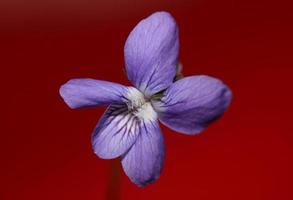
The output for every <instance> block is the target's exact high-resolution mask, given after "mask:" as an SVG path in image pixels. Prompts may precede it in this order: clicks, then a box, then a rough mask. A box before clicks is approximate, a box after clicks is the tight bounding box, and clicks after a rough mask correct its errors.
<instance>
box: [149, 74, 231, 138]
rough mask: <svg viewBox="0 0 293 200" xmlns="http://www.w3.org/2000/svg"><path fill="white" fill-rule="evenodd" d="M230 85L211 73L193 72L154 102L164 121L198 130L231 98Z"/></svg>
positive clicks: (173, 126)
mask: <svg viewBox="0 0 293 200" xmlns="http://www.w3.org/2000/svg"><path fill="white" fill-rule="evenodd" d="M231 97H232V93H231V91H230V89H229V88H228V87H227V86H226V85H225V84H224V83H223V82H221V81H220V80H218V79H216V78H212V77H210V76H203V75H202V76H190V77H186V78H183V79H180V80H178V81H176V82H175V83H174V84H173V85H172V86H170V87H169V88H168V89H167V90H166V91H165V93H164V97H163V98H162V99H161V101H154V102H152V103H153V106H154V108H155V110H156V111H157V112H158V114H159V119H160V121H161V122H162V123H163V124H165V125H166V126H168V127H169V128H171V129H173V130H175V131H178V132H181V133H186V134H197V133H199V132H201V131H202V130H203V129H204V128H206V127H207V126H208V125H209V124H210V123H211V122H213V121H214V120H216V119H217V118H219V117H220V116H221V115H222V114H223V113H224V111H225V110H226V109H227V107H228V105H229V103H230V101H231Z"/></svg>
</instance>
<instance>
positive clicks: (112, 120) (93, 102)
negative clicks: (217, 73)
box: [60, 12, 232, 186]
mask: <svg viewBox="0 0 293 200" xmlns="http://www.w3.org/2000/svg"><path fill="white" fill-rule="evenodd" d="M178 49H179V39H178V28H177V25H176V22H175V20H174V19H173V18H172V16H171V15H170V14H169V13H167V12H156V13H154V14H152V15H150V16H149V17H147V18H146V19H144V20H142V21H140V22H139V23H138V25H137V26H136V27H135V28H134V29H133V30H132V32H131V33H130V34H129V36H128V38H127V41H126V43H125V48H124V55H125V68H126V73H127V76H128V79H129V80H130V81H131V83H132V84H133V85H134V87H131V86H124V85H121V84H118V83H112V82H108V81H101V80H94V79H90V78H85V79H72V80H70V81H68V82H67V83H65V84H64V85H62V86H61V88H60V95H61V96H62V97H63V99H64V101H65V102H66V104H67V105H68V106H69V107H70V108H72V109H75V108H83V107H92V106H99V105H109V107H108V109H107V110H106V112H105V113H104V115H103V116H102V118H101V119H100V121H99V122H98V124H97V126H96V127H95V129H94V132H93V135H92V145H93V150H94V152H95V154H96V155H97V156H98V157H100V158H103V159H113V158H117V157H121V162H122V166H123V169H124V171H125V173H126V175H127V176H128V177H129V178H130V180H131V181H132V182H133V183H135V184H136V185H138V186H145V185H147V184H149V183H152V182H154V181H155V180H157V179H158V178H159V176H160V174H161V171H162V167H163V163H164V159H165V146H164V140H163V135H162V132H161V129H160V126H159V121H160V122H161V123H162V124H164V125H166V126H167V127H169V128H170V129H172V130H175V131H178V132H180V133H184V134H187V135H195V134H198V133H200V132H201V131H202V130H203V129H204V128H206V127H207V126H208V125H209V124H210V123H211V122H213V121H214V120H215V119H217V118H218V117H220V116H221V115H222V114H223V112H224V111H225V110H226V108H227V107H228V105H229V103H230V100H231V96H232V95H231V91H230V90H229V88H228V87H227V86H226V85H225V84H223V82H221V81H220V80H218V79H216V78H212V77H210V76H206V75H199V76H189V77H185V78H182V79H180V80H177V81H174V80H175V79H174V78H175V76H176V69H177V65H178Z"/></svg>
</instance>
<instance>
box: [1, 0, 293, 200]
mask: <svg viewBox="0 0 293 200" xmlns="http://www.w3.org/2000/svg"><path fill="white" fill-rule="evenodd" d="M159 10H166V11H169V12H171V13H172V15H173V16H174V17H175V18H176V20H177V22H178V25H179V29H180V41H181V49H180V60H181V62H182V63H183V65H184V70H183V73H184V74H185V75H192V74H209V75H212V76H216V77H218V78H220V79H222V80H224V81H225V82H226V83H227V84H228V85H229V86H230V87H231V89H232V90H233V92H234V99H233V101H232V104H231V107H230V109H229V110H228V112H227V113H225V115H224V116H223V117H222V118H221V119H220V120H218V121H217V122H215V123H214V124H213V125H211V126H210V127H209V128H208V129H206V130H205V132H204V133H203V134H200V135H198V136H194V137H191V136H186V135H182V134H178V133H175V132H173V131H171V130H169V129H167V128H165V127H164V128H163V130H164V135H165V140H166V147H167V158H166V162H165V167H164V171H163V173H162V176H161V178H160V179H159V180H158V181H157V182H156V183H155V184H153V185H150V186H148V187H146V188H137V187H136V186H135V185H133V184H132V183H131V182H130V181H129V179H128V178H127V177H126V176H125V175H124V174H123V171H122V170H121V168H119V169H118V171H119V172H120V173H121V188H120V190H119V191H118V192H119V193H120V199H123V200H129V199H141V200H144V199H198V200H209V199H225V200H229V199H233V200H234V199H240V200H241V199H243V200H244V199H245V200H247V199H250V200H256V199H257V200H259V199H266V200H268V199H282V200H289V199H293V191H292V188H293V187H292V186H293V185H292V178H293V176H292V175H293V174H292V161H293V159H292V153H293V146H292V144H293V135H292V133H293V128H292V122H293V121H292V114H293V109H292V102H293V94H292V91H293V90H292V86H293V84H292V75H293V73H292V72H293V68H292V67H293V59H292V58H293V57H292V53H293V48H292V45H293V37H292V36H293V27H292V19H293V18H292V5H290V4H289V1H288V2H285V1H262V0H254V1H252V0H246V1H232V0H222V1H217V0H195V1H193V0H177V1H175V0H174V1H172V2H170V1H167V0H156V1H155V0H149V1H135V0H128V1H114V0H108V1H106V0H103V1H100V0H96V1H94V0H88V1H81V0H73V1H69V0H61V1H58V0H53V1H44V0H43V1H36V0H28V1H20V0H12V1H8V0H4V1H1V3H0V13H1V14H0V15H1V18H0V24H1V26H0V41H1V43H0V44H1V46H0V49H1V59H0V67H1V80H0V81H1V102H2V105H3V106H2V107H1V146H0V148H1V151H0V152H1V165H0V169H1V170H0V199H1V200H2V199H3V200H14V199H23V200H24V199H30V200H33V199H44V200H45V199H83V200H87V199H91V200H92V199H106V198H107V197H108V196H111V195H109V193H110V194H111V191H110V192H109V190H108V189H107V187H109V180H110V178H109V177H111V174H110V168H111V164H112V163H113V161H109V160H101V159H99V158H98V157H96V156H95V155H94V153H93V152H92V148H91V143H90V135H91V132H92V130H93V128H94V126H95V124H96V122H97V121H98V119H99V117H100V116H101V114H102V113H103V111H104V109H105V108H96V109H82V110H70V109H69V108H68V107H67V106H66V105H65V104H64V103H63V101H62V99H61V98H60V96H59V94H58V89H59V86H60V85H61V84H63V83H64V82H66V81H67V80H68V79H70V78H77V77H91V78H96V79H103V80H110V81H114V82H120V83H123V84H129V83H128V82H127V79H126V77H125V75H124V73H123V66H124V60H123V46H124V42H125V40H126V38H127V36H128V33H129V32H130V31H131V30H132V28H133V27H134V26H135V25H136V24H137V23H138V22H139V20H141V19H142V18H144V17H146V16H148V15H149V14H151V13H152V12H154V11H159Z"/></svg>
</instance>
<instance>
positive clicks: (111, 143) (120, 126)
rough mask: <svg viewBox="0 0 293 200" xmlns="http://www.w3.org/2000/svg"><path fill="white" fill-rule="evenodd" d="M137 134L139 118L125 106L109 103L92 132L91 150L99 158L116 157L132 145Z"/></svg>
mask: <svg viewBox="0 0 293 200" xmlns="http://www.w3.org/2000/svg"><path fill="white" fill-rule="evenodd" d="M138 134H139V120H138V118H137V117H136V116H135V115H133V114H131V113H129V112H128V108H127V106H126V105H125V104H121V105H111V106H109V107H108V109H107V111H106V112H105V113H104V115H103V117H102V118H101V119H100V121H99V123H98V124H97V126H96V128H95V130H94V132H93V135H92V145H93V150H94V152H95V153H96V154H97V156H99V157H100V158H103V159H112V158H116V157H118V156H120V155H122V154H124V153H125V152H126V151H127V150H128V149H129V148H130V147H131V146H132V145H133V143H134V142H135V140H136V138H137V136H138Z"/></svg>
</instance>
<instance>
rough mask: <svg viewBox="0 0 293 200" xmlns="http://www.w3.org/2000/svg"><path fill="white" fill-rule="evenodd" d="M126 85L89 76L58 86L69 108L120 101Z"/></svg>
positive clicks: (125, 91) (126, 88)
mask: <svg viewBox="0 0 293 200" xmlns="http://www.w3.org/2000/svg"><path fill="white" fill-rule="evenodd" d="M127 91H128V87H126V86H123V85H120V84H118V83H112V82H108V81H101V80H95V79H90V78H84V79H72V80H70V81H68V82H67V83H65V84H64V85H62V86H61V87H60V90H59V92H60V95H61V96H62V98H63V99H64V101H65V103H66V104H67V105H68V106H69V107H70V108H82V107H92V106H98V105H104V104H110V103H121V102H123V100H124V99H125V95H126V93H127Z"/></svg>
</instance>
